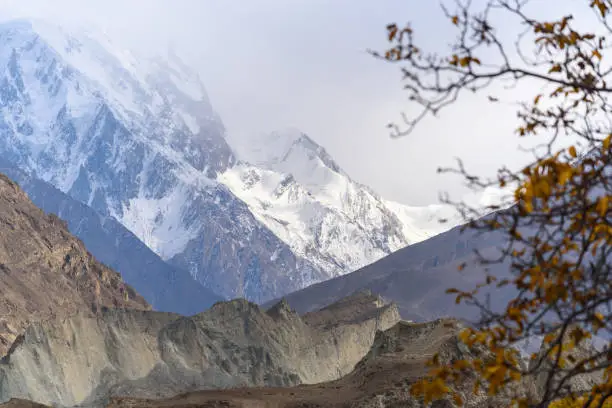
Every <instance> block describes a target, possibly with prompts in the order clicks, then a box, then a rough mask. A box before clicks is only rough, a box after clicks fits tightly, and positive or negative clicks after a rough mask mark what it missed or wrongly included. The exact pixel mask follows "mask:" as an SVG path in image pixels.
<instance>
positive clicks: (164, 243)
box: [0, 21, 325, 301]
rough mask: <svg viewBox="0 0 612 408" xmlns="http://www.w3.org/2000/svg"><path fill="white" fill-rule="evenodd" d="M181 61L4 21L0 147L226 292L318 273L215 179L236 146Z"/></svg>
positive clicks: (256, 295)
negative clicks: (149, 57)
mask: <svg viewBox="0 0 612 408" xmlns="http://www.w3.org/2000/svg"><path fill="white" fill-rule="evenodd" d="M185 71H186V70H185V69H184V67H183V66H182V64H180V62H177V61H175V60H174V59H172V58H171V56H170V57H169V58H168V61H161V60H156V61H151V60H145V59H143V58H140V57H138V58H136V57H133V56H131V55H130V53H127V52H124V51H122V50H121V48H119V47H114V46H112V45H111V44H110V43H109V42H108V41H106V40H105V39H104V38H102V39H101V38H98V37H93V36H90V35H89V34H88V33H86V32H75V31H74V30H72V31H70V32H65V31H64V30H62V29H59V28H57V27H55V26H53V25H49V24H46V23H44V22H39V21H34V22H31V21H16V22H9V23H5V24H2V25H0V134H1V135H2V137H1V138H0V155H1V156H2V157H4V158H5V159H7V160H9V161H11V162H14V163H16V164H17V165H18V166H20V167H21V168H22V169H24V170H26V171H28V172H31V173H32V174H34V175H35V176H36V177H38V178H40V179H42V180H44V181H46V182H49V183H51V184H52V185H54V186H55V187H57V188H59V189H60V190H61V191H63V192H64V193H67V194H68V195H70V196H72V197H73V198H75V199H77V200H79V201H81V202H83V203H85V204H87V205H89V206H90V207H92V208H93V209H94V210H96V211H97V212H98V213H100V214H102V215H104V216H113V217H114V218H116V219H117V220H119V221H120V222H121V223H122V224H123V225H124V226H126V227H127V228H128V229H129V230H131V231H132V232H133V233H135V234H136V235H137V236H138V238H140V239H141V240H142V241H143V242H145V244H147V245H148V246H149V247H150V248H151V249H153V251H154V252H156V253H157V254H158V255H160V256H161V257H162V258H163V259H165V260H167V261H168V262H170V263H171V264H173V265H175V266H178V267H180V268H183V269H185V270H188V271H189V272H190V273H191V274H192V275H193V276H194V277H196V279H198V281H200V282H201V283H202V284H204V285H205V286H207V287H209V288H210V289H212V290H213V291H215V292H217V293H220V294H222V295H224V296H226V297H237V296H245V297H248V298H249V299H252V300H256V301H259V300H265V299H268V298H271V297H274V296H278V295H281V294H283V293H286V292H288V291H291V290H295V289H297V288H300V287H303V286H305V285H307V284H309V283H311V282H313V281H318V280H321V279H323V278H324V277H325V275H324V274H322V273H321V272H320V271H318V270H317V269H316V268H314V267H313V266H312V265H311V264H310V263H309V262H308V261H307V260H304V259H301V258H298V257H296V256H295V255H294V254H293V253H292V251H291V250H290V248H289V247H288V246H287V245H286V244H285V243H284V242H283V241H281V240H280V239H278V237H276V236H275V235H274V234H273V233H272V232H271V231H269V230H268V229H267V228H266V227H265V226H264V225H262V224H261V223H260V222H258V221H257V220H256V219H255V218H254V217H253V215H252V214H251V213H250V211H249V209H248V208H247V206H246V205H245V204H244V203H243V202H242V201H240V200H239V199H237V198H236V197H235V196H234V195H232V193H231V192H230V191H229V190H228V189H227V188H226V187H225V186H223V185H222V184H219V183H218V182H217V181H216V180H215V178H216V176H217V175H218V174H219V173H222V172H223V171H225V170H226V169H227V168H229V167H231V166H232V165H233V164H234V155H233V153H232V150H231V149H230V147H229V146H228V145H227V143H226V141H225V130H224V127H223V124H222V123H221V121H220V119H219V118H218V116H217V115H216V114H215V113H214V111H213V110H212V107H211V105H210V103H209V102H208V99H207V97H206V94H205V92H204V89H203V87H202V86H201V84H200V82H199V80H198V78H197V76H196V75H193V74H191V73H189V72H185ZM177 295H178V296H180V294H177Z"/></svg>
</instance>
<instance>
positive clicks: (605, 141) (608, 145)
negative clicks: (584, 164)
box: [603, 134, 612, 150]
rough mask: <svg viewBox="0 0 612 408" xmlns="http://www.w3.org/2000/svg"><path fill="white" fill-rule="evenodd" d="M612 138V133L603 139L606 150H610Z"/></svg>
mask: <svg viewBox="0 0 612 408" xmlns="http://www.w3.org/2000/svg"><path fill="white" fill-rule="evenodd" d="M611 138H612V134H609V135H608V136H606V138H605V139H604V140H603V148H604V150H608V149H609V148H610V139H611Z"/></svg>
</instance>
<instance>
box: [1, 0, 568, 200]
mask: <svg viewBox="0 0 612 408" xmlns="http://www.w3.org/2000/svg"><path fill="white" fill-rule="evenodd" d="M536 1H537V0H536ZM540 2H541V1H540ZM548 3H549V4H550V1H549V2H548ZM561 3H565V0H559V4H561ZM438 4H439V3H438V2H437V1H430V0H376V1H374V0H327V1H324V0H240V1H238V0H236V1H228V0H217V1H212V0H210V1H209V0H121V1H119V0H78V1H76V0H14V1H13V0H0V5H3V6H0V12H2V13H7V14H6V15H13V16H34V17H45V18H48V19H50V20H56V21H60V22H61V21H62V20H66V19H67V20H71V19H72V20H77V21H80V22H87V23H88V24H93V25H97V26H99V27H102V28H104V29H106V30H107V32H108V34H109V35H110V36H112V37H117V38H119V39H120V41H124V42H125V44H126V46H128V47H134V46H135V47H138V48H141V49H143V50H148V51H151V52H161V53H163V52H164V51H165V50H166V49H167V47H168V45H169V44H174V47H175V48H176V50H177V53H178V54H179V55H180V56H181V57H182V58H183V59H184V60H185V62H187V63H188V64H189V65H191V66H192V67H193V68H195V69H196V70H197V71H198V72H199V73H200V76H201V78H202V80H203V82H204V84H205V86H206V88H207V90H208V93H209V96H210V99H211V101H212V103H213V106H214V107H215V109H216V110H217V111H218V112H219V114H220V115H221V117H222V119H223V121H224V123H225V125H226V127H227V129H228V132H229V135H230V137H231V138H234V139H241V140H242V139H245V138H248V137H249V136H252V135H255V134H258V133H261V132H267V131H272V130H275V129H282V128H284V127H297V128H299V129H301V130H303V131H304V132H306V133H308V134H309V135H310V136H311V137H312V138H313V139H315V140H316V141H318V142H319V143H320V144H322V145H323V146H324V147H325V148H326V149H327V150H328V151H329V152H330V154H331V155H332V156H333V157H334V158H335V159H336V161H337V162H338V163H339V164H340V165H341V166H342V167H343V168H344V169H345V170H346V171H347V172H348V173H349V174H350V175H351V176H352V177H353V178H355V179H356V180H358V181H360V182H363V183H365V184H368V185H370V186H371V187H373V188H374V189H375V190H376V191H378V192H379V193H381V194H382V195H383V196H385V197H387V198H390V199H395V200H398V201H400V202H403V203H406V204H412V205H422V204H429V203H435V202H437V201H438V193H439V192H440V191H445V192H449V193H451V195H452V196H453V197H458V196H460V195H462V194H463V193H464V192H465V191H464V190H463V189H462V187H461V184H462V181H461V179H460V178H458V177H456V176H450V175H438V174H436V168H437V167H438V166H440V165H442V166H446V165H452V164H453V160H454V157H461V158H463V159H464V160H465V162H466V164H467V165H468V167H469V168H471V169H473V170H475V171H477V172H479V173H480V174H483V175H493V174H494V170H495V169H496V168H498V167H499V166H500V164H508V165H518V163H522V162H523V161H524V160H525V159H526V156H525V155H524V154H523V153H519V152H518V150H517V147H518V144H519V139H518V138H517V137H516V136H515V135H514V134H513V129H514V128H515V125H516V116H515V109H514V108H512V107H508V106H503V105H501V106H500V105H493V104H491V103H488V102H487V100H486V95H484V94H483V95H481V96H480V97H475V96H472V95H466V96H465V97H464V98H462V99H461V100H459V101H458V102H457V104H456V105H455V106H453V107H452V108H449V109H448V110H446V111H444V112H443V113H442V114H441V115H440V116H439V117H438V118H436V119H429V120H427V121H425V122H424V123H422V125H421V126H420V127H419V128H418V129H417V130H416V131H415V132H414V133H413V134H411V135H410V136H408V137H405V138H403V139H399V140H392V139H390V138H389V136H388V130H387V129H386V127H385V125H386V124H387V123H388V122H389V121H394V120H400V116H399V114H400V112H401V111H402V110H405V108H409V105H407V100H406V94H405V93H404V92H403V91H402V83H401V75H400V72H399V67H397V66H393V65H389V64H386V63H384V62H381V61H378V60H375V59H374V58H373V57H371V56H370V55H368V54H367V52H366V50H367V49H368V48H376V49H380V48H382V47H384V45H385V26H386V24H387V23H389V22H398V23H404V22H406V21H412V22H413V23H414V24H413V26H414V28H415V29H416V30H417V33H421V38H423V41H424V45H426V46H430V47H438V48H440V49H441V47H443V46H444V45H445V44H446V43H447V41H450V39H451V38H452V35H453V33H452V31H451V30H450V29H447V27H448V24H446V23H445V22H444V20H443V18H442V14H441V12H440V9H439V5H438ZM439 27H444V29H440V28H439ZM407 113H410V110H408V112H407Z"/></svg>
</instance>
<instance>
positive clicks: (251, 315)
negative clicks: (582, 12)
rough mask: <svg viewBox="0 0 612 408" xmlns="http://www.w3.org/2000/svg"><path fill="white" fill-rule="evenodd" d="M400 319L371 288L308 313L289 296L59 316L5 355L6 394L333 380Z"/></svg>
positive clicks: (99, 395)
mask: <svg viewBox="0 0 612 408" xmlns="http://www.w3.org/2000/svg"><path fill="white" fill-rule="evenodd" d="M398 321H399V313H398V312H397V308H396V307H395V305H385V304H383V302H382V301H381V300H380V299H379V298H378V297H376V296H373V295H371V294H369V293H363V292H362V293H358V294H355V295H353V296H352V297H350V298H348V299H344V300H343V301H342V302H339V303H337V304H334V305H332V306H330V307H329V308H327V309H324V310H322V311H319V312H314V313H308V314H306V315H304V316H299V315H298V314H297V313H295V312H294V311H293V310H291V309H290V308H289V307H288V305H287V303H286V302H279V303H278V304H277V305H275V306H274V307H272V308H271V309H269V310H268V311H264V310H263V309H261V308H260V307H258V306H257V305H255V304H252V303H249V302H247V301H245V300H234V301H231V302H222V303H217V304H216V305H214V306H213V307H212V308H211V309H210V310H208V311H206V312H203V313H200V314H198V315H195V316H192V317H181V316H179V315H175V314H170V313H160V312H151V311H136V310H104V311H103V312H102V313H100V314H98V316H96V317H90V316H87V315H83V314H78V315H75V316H73V317H71V318H69V319H52V320H48V321H46V322H41V323H36V324H33V325H31V326H29V327H28V328H27V330H26V331H25V334H24V336H23V337H22V338H21V339H20V340H19V341H18V342H16V343H15V344H14V346H13V347H12V348H11V350H10V352H9V353H8V354H7V355H6V356H5V357H4V358H3V359H2V360H1V361H0V401H7V400H9V399H10V398H21V399H28V400H32V401H36V402H40V403H45V404H55V405H60V406H74V405H77V404H85V405H93V406H102V405H104V402H105V401H106V400H107V398H108V397H109V396H124V397H125V396H131V397H139V398H161V397H165V398H168V397H171V396H173V395H176V394H178V393H181V392H186V391H195V390H198V389H210V388H227V387H245V386H272V387H275V386H276V387H278V386H293V385H297V384H312V383H319V382H324V381H332V380H335V379H338V378H340V377H342V376H343V375H346V374H348V373H349V372H351V370H352V369H353V367H354V366H355V364H356V363H357V362H359V360H360V359H361V358H363V356H364V355H366V353H367V352H368V351H369V349H370V347H371V345H372V342H373V340H374V337H375V335H376V333H377V332H378V331H380V330H386V329H388V328H389V327H391V326H393V325H394V324H396V323H397V322H398Z"/></svg>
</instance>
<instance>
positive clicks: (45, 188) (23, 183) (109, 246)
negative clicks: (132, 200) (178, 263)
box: [0, 157, 223, 315]
mask: <svg viewBox="0 0 612 408" xmlns="http://www.w3.org/2000/svg"><path fill="white" fill-rule="evenodd" d="M0 172H3V173H4V174H6V175H7V176H8V177H9V178H11V179H12V180H13V181H16V182H17V183H18V184H19V186H20V187H21V188H22V189H23V191H25V192H26V193H27V195H28V196H29V198H30V199H31V200H32V202H33V203H34V204H35V205H36V206H38V207H40V208H41V209H42V210H43V211H45V212H47V213H52V214H55V215H57V216H58V217H59V218H61V219H62V220H64V221H65V222H66V223H67V225H68V229H69V230H70V232H71V233H73V234H74V235H75V236H77V237H78V238H79V239H81V240H82V241H83V242H84V243H85V245H86V247H87V249H88V250H89V251H90V252H91V253H92V254H93V255H94V256H95V257H96V259H98V260H100V261H101V262H103V263H104V264H105V265H108V266H109V267H111V268H112V269H114V270H115V271H117V272H119V273H120V274H121V276H122V277H123V279H124V280H125V281H126V282H127V283H128V284H130V285H132V286H133V287H134V288H135V289H136V291H137V292H138V293H140V294H141V295H142V296H143V297H144V298H145V299H146V300H147V302H149V303H150V304H151V306H152V307H153V308H154V309H155V310H163V311H167V312H174V313H180V314H184V315H192V314H195V313H199V312H201V311H203V310H205V309H207V308H209V307H210V306H211V305H212V304H213V303H215V302H218V301H221V300H223V299H222V298H221V297H220V296H218V295H216V294H214V293H212V292H211V291H210V290H208V289H206V288H205V287H203V286H202V285H200V284H199V283H198V282H197V281H196V280H195V279H194V278H193V277H192V276H191V275H189V273H187V272H186V271H183V270H180V269H177V268H174V267H172V266H171V265H169V264H167V263H166V262H164V261H163V260H162V259H161V258H160V257H159V256H158V255H157V254H155V253H154V252H153V251H151V249H149V248H148V247H147V246H146V245H145V244H144V243H143V242H142V241H140V240H139V239H138V238H137V237H136V236H135V235H134V234H133V233H131V232H130V231H128V230H127V229H126V228H125V227H124V226H123V225H121V224H120V223H119V222H118V221H117V220H115V219H114V218H112V217H109V216H101V215H100V214H98V213H97V212H95V211H94V210H93V209H92V208H91V207H89V206H87V205H85V204H83V203H81V202H79V201H77V200H75V199H74V198H72V197H70V196H69V195H67V194H64V193H62V192H61V191H59V190H58V189H56V188H55V187H53V186H52V185H51V184H49V183H46V182H44V181H42V180H39V179H37V178H35V177H33V176H31V175H29V174H27V173H25V172H24V171H21V170H19V169H18V168H17V167H16V166H15V165H14V164H13V163H10V162H9V161H7V160H5V159H3V158H1V157H0Z"/></svg>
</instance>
